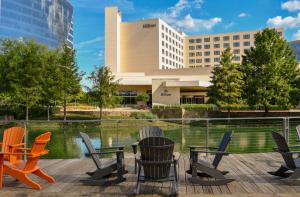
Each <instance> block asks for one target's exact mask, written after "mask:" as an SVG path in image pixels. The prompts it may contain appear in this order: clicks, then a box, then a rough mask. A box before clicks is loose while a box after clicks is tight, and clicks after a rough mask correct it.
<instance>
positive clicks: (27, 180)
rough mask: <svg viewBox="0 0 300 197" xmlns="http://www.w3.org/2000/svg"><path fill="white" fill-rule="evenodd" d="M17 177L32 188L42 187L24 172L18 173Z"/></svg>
mask: <svg viewBox="0 0 300 197" xmlns="http://www.w3.org/2000/svg"><path fill="white" fill-rule="evenodd" d="M17 179H18V180H19V181H21V182H22V183H24V184H25V185H28V186H29V187H31V188H33V189H42V187H41V186H40V185H39V184H38V183H36V182H34V181H33V180H31V179H30V178H28V177H27V175H26V174H18V177H17Z"/></svg>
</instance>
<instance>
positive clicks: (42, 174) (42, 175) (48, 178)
mask: <svg viewBox="0 0 300 197" xmlns="http://www.w3.org/2000/svg"><path fill="white" fill-rule="evenodd" d="M33 174H35V175H36V176H38V177H40V178H42V179H45V180H46V181H48V182H49V183H55V180H54V178H53V177H52V176H49V175H47V174H46V173H45V172H44V171H43V170H41V169H38V170H37V171H35V172H33Z"/></svg>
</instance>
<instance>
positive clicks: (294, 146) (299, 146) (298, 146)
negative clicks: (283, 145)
mask: <svg viewBox="0 0 300 197" xmlns="http://www.w3.org/2000/svg"><path fill="white" fill-rule="evenodd" d="M289 148H300V145H291V146H289Z"/></svg>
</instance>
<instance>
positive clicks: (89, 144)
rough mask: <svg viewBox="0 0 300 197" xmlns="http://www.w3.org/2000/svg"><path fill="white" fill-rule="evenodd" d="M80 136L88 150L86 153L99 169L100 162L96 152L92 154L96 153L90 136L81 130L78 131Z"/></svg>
mask: <svg viewBox="0 0 300 197" xmlns="http://www.w3.org/2000/svg"><path fill="white" fill-rule="evenodd" d="M80 136H81V138H82V141H83V143H84V144H85V146H86V148H87V150H88V153H89V154H90V155H91V157H92V159H93V161H94V163H95V165H96V166H97V168H98V169H101V166H102V164H101V161H100V158H99V156H98V155H97V154H93V153H96V150H95V148H94V146H93V144H92V142H91V140H90V137H89V136H88V135H87V134H86V133H83V132H80Z"/></svg>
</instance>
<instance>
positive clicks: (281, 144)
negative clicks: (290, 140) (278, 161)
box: [272, 131, 296, 169]
mask: <svg viewBox="0 0 300 197" xmlns="http://www.w3.org/2000/svg"><path fill="white" fill-rule="evenodd" d="M272 137H273V139H274V141H275V143H276V145H277V148H278V151H279V152H281V155H282V157H283V160H284V161H285V164H286V165H287V167H289V168H291V169H295V168H296V164H295V162H294V159H293V156H292V154H284V153H287V152H290V149H289V146H288V144H287V142H286V140H285V138H284V137H283V136H282V135H281V134H279V133H277V132H274V131H273V132H272Z"/></svg>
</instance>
